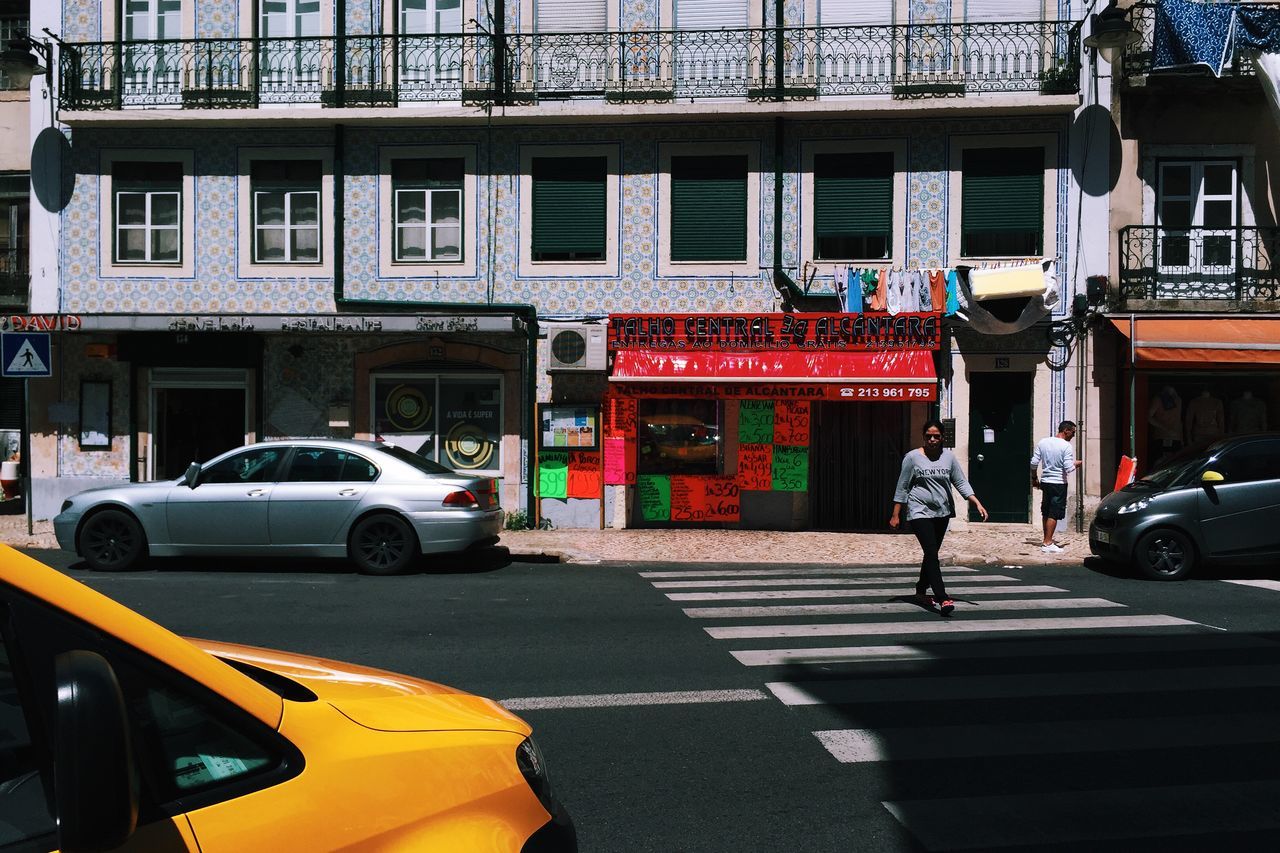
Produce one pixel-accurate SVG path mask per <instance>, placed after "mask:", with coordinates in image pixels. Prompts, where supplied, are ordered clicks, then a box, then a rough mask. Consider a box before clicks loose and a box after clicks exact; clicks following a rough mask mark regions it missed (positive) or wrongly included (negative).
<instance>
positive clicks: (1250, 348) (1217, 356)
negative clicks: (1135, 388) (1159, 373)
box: [1111, 317, 1280, 365]
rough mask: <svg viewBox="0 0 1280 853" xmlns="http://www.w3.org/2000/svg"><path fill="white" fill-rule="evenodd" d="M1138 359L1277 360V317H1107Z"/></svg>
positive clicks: (1201, 362) (1195, 361) (1279, 353)
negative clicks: (1130, 335)
mask: <svg viewBox="0 0 1280 853" xmlns="http://www.w3.org/2000/svg"><path fill="white" fill-rule="evenodd" d="M1111 323H1112V325H1114V326H1115V327H1116V328H1117V329H1118V330H1119V331H1120V333H1121V334H1122V335H1124V336H1125V337H1128V336H1129V334H1130V332H1131V331H1132V333H1133V360H1134V362H1135V363H1137V364H1138V365H1143V364H1161V365H1165V364H1171V363H1177V364H1190V365H1196V364H1199V365H1209V364H1232V365H1242V364H1267V365H1271V364H1280V317H1178V318H1152V317H1137V318H1135V319H1133V320H1130V319H1129V318H1128V317H1112V318H1111ZM1131 324H1132V325H1131Z"/></svg>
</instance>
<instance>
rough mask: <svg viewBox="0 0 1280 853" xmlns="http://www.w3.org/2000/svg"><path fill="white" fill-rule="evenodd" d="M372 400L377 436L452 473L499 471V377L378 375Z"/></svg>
mask: <svg viewBox="0 0 1280 853" xmlns="http://www.w3.org/2000/svg"><path fill="white" fill-rule="evenodd" d="M371 399H372V401H373V412H372V415H373V417H372V423H373V428H374V434H375V435H376V436H377V438H378V439H379V440H381V441H385V442H387V443H388V444H392V445H395V446H397V447H401V448H404V449H405V450H409V451H412V452H413V453H416V454H418V455H419V456H422V457H423V458H425V459H429V460H431V461H432V462H438V463H440V464H441V465H444V466H445V467H447V468H451V469H453V470H455V471H467V472H477V473H480V472H483V473H494V474H496V473H498V472H499V471H501V468H502V380H501V379H500V378H499V377H497V376H467V375H452V376H451V375H449V374H421V373H413V374H407V373H406V374H379V375H377V376H375V377H374V378H373V393H372V395H371Z"/></svg>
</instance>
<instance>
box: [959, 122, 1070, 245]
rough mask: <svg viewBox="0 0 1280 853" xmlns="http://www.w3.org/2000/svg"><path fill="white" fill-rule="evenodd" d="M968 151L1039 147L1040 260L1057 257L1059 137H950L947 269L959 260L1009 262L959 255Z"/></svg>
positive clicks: (1013, 135) (1048, 134)
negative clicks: (1041, 162) (1041, 174)
mask: <svg viewBox="0 0 1280 853" xmlns="http://www.w3.org/2000/svg"><path fill="white" fill-rule="evenodd" d="M970 148H1040V149H1041V150H1042V151H1043V152H1044V192H1043V194H1042V196H1043V199H1044V210H1043V211H1042V213H1041V216H1042V218H1041V223H1042V225H1041V227H1042V229H1043V230H1042V231H1041V234H1042V235H1043V236H1042V239H1041V244H1040V252H1041V255H1042V256H1043V257H1046V258H1052V257H1054V256H1056V255H1057V254H1058V229H1059V227H1061V224H1060V223H1059V222H1058V165H1057V164H1058V136H1057V134H1053V133H1011V134H1007V135H999V134H993V135H982V136H978V135H974V136H968V135H962V136H953V137H951V173H950V175H949V181H948V187H947V192H948V197H949V198H951V199H953V200H954V201H953V203H952V204H950V205H948V206H947V208H948V210H947V251H948V253H949V254H950V258H951V259H950V264H949V265H950V266H955V265H956V264H957V263H959V262H961V261H987V260H990V261H1008V260H1011V259H1016V260H1022V258H1020V257H1019V258H1014V256H1012V255H998V256H994V257H985V256H984V257H978V256H964V255H961V254H960V242H961V241H960V236H961V231H960V229H961V223H962V222H963V219H962V216H963V213H964V210H963V209H964V200H963V199H964V152H965V151H966V150H967V149H970Z"/></svg>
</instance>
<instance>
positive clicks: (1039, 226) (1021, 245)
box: [960, 147, 1045, 258]
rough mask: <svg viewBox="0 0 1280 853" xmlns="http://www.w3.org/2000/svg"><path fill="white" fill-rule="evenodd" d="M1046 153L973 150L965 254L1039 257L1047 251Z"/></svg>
mask: <svg viewBox="0 0 1280 853" xmlns="http://www.w3.org/2000/svg"><path fill="white" fill-rule="evenodd" d="M1044 160H1045V156H1044V149H1043V148H1040V147H1034V148H967V149H965V150H964V153H963V165H962V167H961V220H960V253H961V255H963V256H964V257H966V258H991V257H1018V258H1026V257H1034V256H1038V255H1040V254H1042V253H1043V250H1044Z"/></svg>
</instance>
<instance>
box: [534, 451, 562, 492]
mask: <svg viewBox="0 0 1280 853" xmlns="http://www.w3.org/2000/svg"><path fill="white" fill-rule="evenodd" d="M568 488H569V454H568V453H565V452H561V451H557V450H539V451H538V497H540V498H567V497H568V496H569V493H568Z"/></svg>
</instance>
